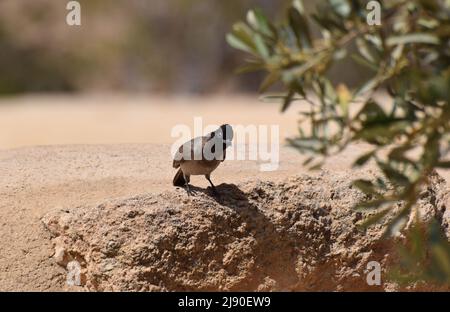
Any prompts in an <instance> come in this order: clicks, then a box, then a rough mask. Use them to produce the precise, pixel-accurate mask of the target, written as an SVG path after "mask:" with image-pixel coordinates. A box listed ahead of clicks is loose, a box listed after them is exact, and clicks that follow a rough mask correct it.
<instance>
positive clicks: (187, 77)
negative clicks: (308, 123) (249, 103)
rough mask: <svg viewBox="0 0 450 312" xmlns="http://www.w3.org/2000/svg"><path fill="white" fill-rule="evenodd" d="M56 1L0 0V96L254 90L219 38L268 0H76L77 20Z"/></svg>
mask: <svg viewBox="0 0 450 312" xmlns="http://www.w3.org/2000/svg"><path fill="white" fill-rule="evenodd" d="M67 2H68V1H61V0H33V1H29V0H2V1H0V68H1V71H0V94H5V93H21V92H47V91H86V90H87V91H91V90H100V91H111V90H113V91H144V92H146V91H148V92H151V91H153V92H197V93H203V92H214V91H221V90H223V89H225V90H227V89H232V90H238V91H239V90H240V91H249V90H254V87H255V83H256V82H255V81H258V79H259V78H260V75H259V74H254V75H248V76H243V77H239V78H238V79H236V77H235V76H234V75H233V73H232V72H230V70H229V68H232V67H233V66H235V65H236V64H237V62H238V58H237V53H235V51H234V50H233V49H231V48H230V47H228V45H227V44H226V42H225V40H224V36H225V33H226V32H227V30H228V29H229V27H230V25H231V24H232V22H233V21H234V20H236V19H237V18H238V17H239V14H240V12H242V11H243V10H247V9H248V8H250V7H253V6H254V5H258V6H261V7H263V8H265V9H266V10H267V11H269V12H277V11H278V9H279V8H280V7H281V6H282V3H283V1H272V0H239V1H222V0H151V1H149V0H127V1H125V0H122V1H105V0H80V1H79V2H80V3H81V9H82V10H81V13H82V15H81V18H82V25H81V26H80V27H70V26H68V25H67V24H66V14H67V13H68V11H67V10H66V4H67Z"/></svg>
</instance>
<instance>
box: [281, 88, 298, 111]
mask: <svg viewBox="0 0 450 312" xmlns="http://www.w3.org/2000/svg"><path fill="white" fill-rule="evenodd" d="M294 95H295V91H294V90H290V91H289V93H288V94H287V96H286V97H285V98H284V102H283V106H282V107H281V112H282V113H284V112H285V111H286V110H287V109H288V108H289V106H290V105H291V103H292V99H293V98H294Z"/></svg>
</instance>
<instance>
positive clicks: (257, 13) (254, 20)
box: [247, 9, 274, 38]
mask: <svg viewBox="0 0 450 312" xmlns="http://www.w3.org/2000/svg"><path fill="white" fill-rule="evenodd" d="M247 23H248V24H249V25H250V26H251V27H252V28H253V29H254V30H256V31H258V32H260V33H262V34H263V35H265V36H268V37H270V38H272V37H273V36H274V32H273V30H272V26H271V25H270V22H269V21H268V19H267V17H266V16H265V15H264V14H263V12H262V11H261V10H260V9H255V10H250V11H248V13H247Z"/></svg>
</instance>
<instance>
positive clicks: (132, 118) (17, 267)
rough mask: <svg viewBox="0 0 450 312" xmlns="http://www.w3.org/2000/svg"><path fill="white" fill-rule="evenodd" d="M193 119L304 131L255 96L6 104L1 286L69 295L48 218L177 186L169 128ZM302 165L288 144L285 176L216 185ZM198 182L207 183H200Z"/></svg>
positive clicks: (0, 155)
mask: <svg viewBox="0 0 450 312" xmlns="http://www.w3.org/2000/svg"><path fill="white" fill-rule="evenodd" d="M105 102H108V103H109V104H110V105H104V103H105ZM247 102H248V105H247ZM191 104H192V105H191ZM243 104H246V105H243ZM218 112H219V113H218ZM193 116H203V117H204V118H205V123H218V124H220V123H222V122H228V123H231V124H236V123H240V124H249V123H252V124H255V123H256V124H280V129H281V132H280V136H282V137H286V136H289V135H293V134H295V129H296V122H295V121H296V118H297V115H296V110H295V109H291V110H290V111H289V112H288V114H286V115H280V114H279V113H278V107H277V106H276V105H274V104H262V103H258V102H257V101H256V100H254V98H247V97H240V98H235V99H231V100H230V99H226V98H222V97H218V98H211V99H208V98H190V99H184V100H183V99H180V98H178V99H155V98H133V99H130V98H128V97H101V96H97V97H81V98H64V97H51V98H45V97H40V98H33V97H25V98H18V99H6V100H1V101H0V127H1V131H0V146H1V147H2V149H1V150H0V225H1V226H0V237H2V240H1V241H0V290H1V291H5V290H25V291H28V290H63V289H64V280H65V276H64V272H63V270H62V269H61V268H60V267H58V265H56V264H55V262H54V260H53V259H52V258H51V256H52V254H53V249H52V246H51V243H50V240H49V234H48V232H47V231H46V230H45V229H44V228H43V226H42V224H41V222H40V218H41V217H42V216H43V215H44V214H46V213H47V212H48V211H50V210H53V209H55V208H73V207H77V206H81V205H90V204H95V203H99V202H102V201H104V200H105V199H113V198H121V197H130V196H133V195H137V194H147V193H158V192H161V191H165V190H169V189H172V186H171V181H172V177H173V175H174V173H175V172H174V169H172V167H171V165H172V164H171V159H170V152H169V151H170V143H171V142H172V141H173V138H171V136H170V130H171V127H172V126H173V125H174V124H177V123H185V124H187V125H192V122H193V119H192V118H193ZM81 143H84V145H73V144H81ZM119 143H124V144H119ZM132 143H134V144H132ZM86 144H89V145H86ZM37 145H51V146H37ZM366 149H367V147H365V146H353V147H351V148H350V149H348V150H347V151H345V152H344V153H343V154H342V155H340V156H338V157H335V158H333V159H330V160H329V162H328V163H327V164H326V165H325V168H326V169H328V170H330V171H335V170H348V168H349V167H350V164H351V163H352V160H353V159H354V158H355V157H356V156H357V155H359V154H360V153H361V152H362V151H364V150H366ZM303 159H304V157H303V156H300V155H299V154H298V153H297V152H296V151H294V150H292V149H289V148H287V147H283V148H282V149H281V153H280V168H279V170H277V171H274V172H260V171H259V166H258V165H259V162H258V161H248V160H247V161H227V162H225V163H224V164H223V165H221V166H220V167H219V168H218V170H217V171H216V172H215V173H214V174H213V181H215V182H216V184H220V183H235V184H238V183H240V182H245V181H248V180H253V179H261V180H269V181H277V180H280V179H283V178H285V177H287V176H291V175H293V174H298V173H302V172H305V169H304V168H302V166H301V163H302V160H303ZM445 177H446V178H447V181H448V176H447V175H446V176H445ZM191 182H192V184H194V185H196V186H199V187H206V186H207V182H206V181H204V179H203V178H200V177H194V178H193V179H192V181H191Z"/></svg>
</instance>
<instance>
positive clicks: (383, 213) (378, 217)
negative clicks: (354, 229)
mask: <svg viewBox="0 0 450 312" xmlns="http://www.w3.org/2000/svg"><path fill="white" fill-rule="evenodd" d="M390 211H391V209H390V208H386V209H383V210H381V211H379V212H377V213H375V214H374V215H372V216H370V217H368V218H367V219H366V220H364V222H363V223H361V224H360V225H359V226H358V227H359V228H360V229H367V228H368V227H370V226H371V225H374V224H376V223H379V222H380V221H381V220H382V219H383V218H384V217H386V216H387V215H388V213H389V212H390Z"/></svg>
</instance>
